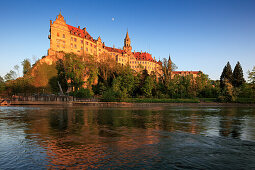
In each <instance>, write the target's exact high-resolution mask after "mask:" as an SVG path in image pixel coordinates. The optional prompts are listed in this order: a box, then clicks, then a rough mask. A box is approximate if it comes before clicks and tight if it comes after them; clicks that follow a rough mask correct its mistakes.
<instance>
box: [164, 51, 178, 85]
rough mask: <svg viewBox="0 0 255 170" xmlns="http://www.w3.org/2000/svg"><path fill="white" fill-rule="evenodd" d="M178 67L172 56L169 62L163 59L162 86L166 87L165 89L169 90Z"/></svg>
mask: <svg viewBox="0 0 255 170" xmlns="http://www.w3.org/2000/svg"><path fill="white" fill-rule="evenodd" d="M176 69H177V66H176V65H175V64H174V63H173V62H172V60H171V58H170V55H169V58H168V60H167V59H166V58H163V62H162V73H163V74H162V77H161V80H162V84H163V85H164V87H165V89H167V86H168V84H169V82H170V80H171V78H172V71H174V70H176Z"/></svg>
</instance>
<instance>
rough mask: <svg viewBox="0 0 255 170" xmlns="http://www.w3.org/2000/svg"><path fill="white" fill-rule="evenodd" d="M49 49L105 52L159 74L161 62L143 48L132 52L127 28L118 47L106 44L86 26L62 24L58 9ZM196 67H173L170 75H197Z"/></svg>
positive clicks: (53, 52)
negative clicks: (185, 68)
mask: <svg viewBox="0 0 255 170" xmlns="http://www.w3.org/2000/svg"><path fill="white" fill-rule="evenodd" d="M49 39H50V49H49V50H48V56H57V55H58V54H59V52H65V53H71V52H72V53H75V54H77V55H81V56H86V55H88V54H89V55H93V56H94V57H95V58H96V59H97V61H100V56H102V55H103V54H107V55H109V56H111V57H112V58H113V59H114V60H115V61H116V62H117V63H120V64H122V65H130V67H131V68H132V69H133V70H135V71H137V72H139V71H141V70H143V69H146V70H147V71H148V73H149V74H151V73H155V74H157V75H160V74H162V71H161V67H162V62H161V61H157V60H156V59H155V57H154V58H152V56H151V54H149V53H147V52H142V51H141V52H135V51H134V52H132V46H131V40H130V38H129V35H128V32H127V33H126V37H125V39H124V46H123V48H122V49H118V48H114V47H107V46H105V44H104V42H102V40H101V38H100V36H99V37H98V38H97V39H94V38H93V37H92V36H91V35H90V34H89V33H88V32H87V29H86V27H85V28H83V29H81V28H80V26H78V28H76V27H73V26H71V25H68V24H66V21H65V20H64V17H63V16H62V15H61V12H60V13H59V15H58V16H57V17H56V20H55V21H54V22H52V20H51V21H50V35H49ZM52 61H53V60H52V59H51V58H50V57H49V58H45V59H44V62H47V63H52ZM198 73H199V72H198V71H193V72H192V71H174V72H173V74H172V77H173V76H174V75H176V74H179V75H182V76H186V75H188V74H193V75H197V74H198Z"/></svg>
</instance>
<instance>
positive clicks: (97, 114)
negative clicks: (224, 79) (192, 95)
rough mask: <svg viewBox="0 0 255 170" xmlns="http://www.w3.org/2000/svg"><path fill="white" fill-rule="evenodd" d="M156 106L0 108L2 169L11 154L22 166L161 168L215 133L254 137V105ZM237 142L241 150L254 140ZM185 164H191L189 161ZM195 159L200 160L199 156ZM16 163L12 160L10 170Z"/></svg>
mask: <svg viewBox="0 0 255 170" xmlns="http://www.w3.org/2000/svg"><path fill="white" fill-rule="evenodd" d="M158 108H159V107H158ZM158 108H157V109H155V108H146V109H144V108H103V107H55V108H52V107H40V108H31V107H26V108H23V107H14V108H12V107H9V108H8V107H0V132H1V133H0V151H2V153H4V157H2V158H0V168H1V166H2V168H3V169H5V168H9V166H10V163H8V161H7V160H8V159H10V158H9V157H11V156H13V155H17V156H18V157H19V159H20V160H22V162H23V166H22V168H36V167H37V166H38V165H40V166H44V167H45V166H46V167H47V168H60V169H64V168H70V167H72V168H100V167H101V168H113V167H122V168H134V166H137V164H138V165H139V166H138V167H145V168H146V167H147V168H151V167H153V168H156V167H157V166H159V168H160V166H162V164H160V163H159V162H161V163H162V161H165V160H166V157H168V161H170V162H171V163H170V162H168V163H166V167H167V168H169V167H172V168H178V167H179V166H180V167H181V166H183V164H184V162H185V164H187V160H182V159H181V158H182V157H181V155H182V156H183V154H191V153H195V152H197V151H198V150H199V152H202V151H201V149H203V147H209V148H210V149H211V148H214V147H216V148H217V147H219V146H220V145H222V143H220V144H216V143H217V142H218V141H219V139H217V137H223V138H222V139H221V140H224V143H226V141H225V140H227V141H228V140H229V139H232V138H233V139H241V140H249V141H251V142H252V141H255V123H254V122H255V121H254V120H255V117H254V115H255V114H254V113H255V109H253V108H237V107H233V108H224V107H219V108H217V107H210V108H208V107H198V108H188V107H171V108H167V107H166V108H160V109H158ZM169 132H172V133H169ZM176 132H178V133H177V134H178V135H176ZM180 132H181V133H180ZM179 133H180V134H179ZM183 134H184V135H183ZM192 134H194V135H192ZM190 135H192V136H190ZM201 135H202V136H201ZM203 136H210V138H206V137H203ZM13 141H15V142H16V144H13ZM227 143H228V142H227ZM21 144H22V145H21ZM239 145H240V146H242V149H244V148H245V147H249V146H250V145H253V143H252V144H250V143H249V145H246V144H245V145H244V146H243V144H242V143H239ZM13 146H24V147H23V148H29V149H31V150H32V152H33V153H30V152H29V154H30V155H29V156H30V157H32V158H35V157H36V156H35V155H40V156H41V157H42V158H43V159H36V160H34V161H33V163H31V162H29V161H28V160H26V159H23V158H22V157H24V154H20V153H24V152H21V151H22V148H20V147H16V148H13ZM32 146H33V147H32ZM187 146H188V147H187ZM231 146H232V145H231ZM162 147H163V148H162ZM220 147H222V146H220ZM228 147H230V146H228ZM243 147H244V148H243ZM3 148H5V149H3ZM6 148H9V150H8V149H6ZM35 148H40V149H35ZM180 148H182V151H183V152H180V151H178V149H180ZM192 148H193V149H192ZM194 148H195V149H194ZM206 149H207V148H206ZM206 149H204V153H207V152H208V151H206ZM166 151H167V153H168V154H167V153H166ZM248 151H249V152H252V154H254V153H255V152H254V151H253V150H252V151H251V150H249V149H248ZM8 152H9V154H8ZM176 153H178V154H179V155H176ZM214 154H216V155H217V154H218V153H212V155H214ZM171 155H176V157H174V158H173V157H172V156H171ZM184 156H185V155H184ZM201 156H202V155H199V157H201ZM37 157H38V156H37ZM177 158H178V160H177ZM179 159H181V160H179ZM187 159H189V158H187ZM201 159H202V158H201ZM203 159H204V158H203ZM214 159H215V158H214ZM151 161H152V162H151ZM153 161H154V162H153ZM172 161H173V162H172ZM176 161H177V162H176ZM178 161H179V162H178ZM193 161H194V160H193ZM205 161H209V160H205ZM188 162H189V163H190V165H189V166H191V167H193V163H192V160H189V161H188ZM195 162H196V164H203V163H202V162H199V159H198V160H195ZM191 163H192V164H191ZM17 164H18V163H17V162H15V161H12V164H11V165H12V166H13V167H11V168H17V166H18V165H17ZM37 168H38V167H37ZM200 168H201V167H200ZM202 168H205V166H204V167H203V166H202Z"/></svg>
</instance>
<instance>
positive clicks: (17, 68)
mask: <svg viewBox="0 0 255 170" xmlns="http://www.w3.org/2000/svg"><path fill="white" fill-rule="evenodd" d="M14 69H15V70H16V71H17V73H18V76H19V66H18V65H15V66H14Z"/></svg>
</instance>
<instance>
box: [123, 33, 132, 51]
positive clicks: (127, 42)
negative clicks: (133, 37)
mask: <svg viewBox="0 0 255 170" xmlns="http://www.w3.org/2000/svg"><path fill="white" fill-rule="evenodd" d="M123 50H124V52H125V53H128V54H130V53H131V50H132V47H131V41H130V38H129V35H128V31H127V34H126V38H125V39H124V47H123Z"/></svg>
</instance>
